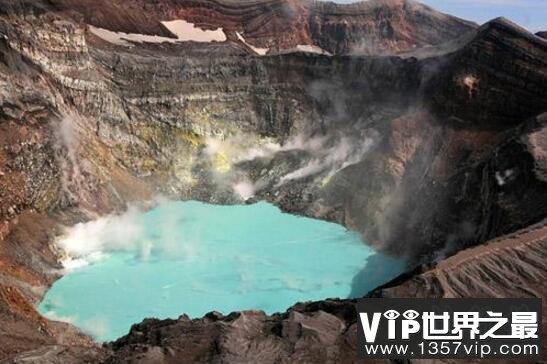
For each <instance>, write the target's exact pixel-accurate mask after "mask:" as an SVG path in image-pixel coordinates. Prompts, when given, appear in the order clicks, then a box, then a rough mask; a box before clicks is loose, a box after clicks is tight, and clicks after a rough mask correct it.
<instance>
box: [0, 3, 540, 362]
mask: <svg viewBox="0 0 547 364" xmlns="http://www.w3.org/2000/svg"><path fill="white" fill-rule="evenodd" d="M0 5H1V6H0V10H1V11H0V34H1V39H0V130H1V132H0V187H1V188H0V240H1V241H2V246H3V247H5V249H2V250H1V251H0V288H1V289H2V291H1V292H2V294H1V295H0V310H1V311H0V318H1V319H2V322H6V325H8V326H6V327H9V328H10V330H7V331H5V332H4V331H3V332H0V335H1V337H2V342H6V343H8V345H5V346H4V347H3V348H0V353H1V354H2V355H1V356H2V357H13V355H15V354H16V353H19V352H26V353H24V354H21V355H19V359H21V360H23V359H25V358H27V359H28V358H39V360H42V361H44V360H50V359H51V360H53V359H52V358H54V357H56V356H58V355H61V354H60V353H61V352H62V353H64V354H62V355H66V358H67V360H69V359H74V358H79V357H80V356H81V355H86V356H89V357H97V355H98V356H101V355H106V352H105V351H101V350H99V349H98V348H97V347H95V346H94V345H93V344H91V343H90V342H88V341H87V340H86V339H85V338H83V337H81V338H80V337H78V336H76V335H62V331H63V330H65V328H64V326H60V324H57V323H52V322H49V321H46V320H44V319H42V318H40V317H39V315H37V314H36V312H35V311H34V310H33V308H32V304H33V303H35V302H36V301H37V300H38V299H39V297H40V296H41V294H42V293H43V291H44V289H45V287H46V286H47V285H48V284H50V283H51V282H52V281H53V280H54V279H55V278H56V277H57V276H58V274H59V273H60V271H59V270H58V269H59V266H58V265H57V264H56V252H55V249H54V247H52V246H51V242H52V238H53V237H54V235H55V234H57V233H58V232H59V227H60V226H61V225H68V224H73V223H75V222H77V221H81V220H85V219H91V218H94V217H97V216H99V215H102V214H106V213H112V212H118V211H123V210H124V209H125V208H126V207H127V204H129V203H145V202H147V201H151V200H153V197H154V196H157V195H164V196H167V197H170V198H176V199H187V198H192V199H200V200H205V201H211V202H217V203H235V202H239V203H240V202H243V201H245V200H247V201H253V200H256V199H266V200H269V201H272V202H274V203H276V204H277V205H279V206H280V207H282V208H283V209H285V210H287V211H291V212H293V213H298V214H305V215H308V216H313V217H318V218H323V219H329V220H333V221H337V222H340V223H342V224H344V225H345V226H347V227H349V228H352V229H356V230H358V231H361V232H362V233H363V236H364V238H365V240H366V241H367V242H369V243H371V244H374V245H375V246H377V247H378V248H380V249H385V250H387V251H391V252H394V253H396V254H399V255H403V256H405V257H407V258H408V259H409V261H410V262H412V263H413V264H418V263H431V262H433V261H439V260H442V259H443V258H444V257H445V256H450V255H452V254H454V253H455V252H457V251H459V250H461V249H463V248H466V247H471V246H474V245H477V244H481V243H483V242H485V241H488V240H492V239H494V238H496V237H499V236H501V235H504V234H510V233H512V232H515V231H517V230H519V229H523V228H524V229H525V228H526V227H527V226H530V225H532V224H535V223H538V222H539V221H542V220H543V219H544V218H545V216H546V215H547V214H546V212H547V188H546V185H545V184H546V182H547V181H546V176H547V174H546V173H547V172H546V168H547V165H546V163H547V162H546V161H547V159H546V155H547V143H546V139H547V137H546V133H547V131H546V129H545V115H544V114H542V113H543V112H545V111H546V109H547V90H546V86H545V85H547V63H546V61H545V60H546V59H547V43H546V41H545V40H543V39H542V38H540V37H536V36H533V35H531V34H529V33H527V32H526V31H524V30H522V29H520V28H518V27H516V26H515V25H513V24H511V23H509V22H507V21H505V20H503V19H497V20H494V21H492V22H490V23H488V24H486V25H484V26H482V27H480V28H478V29H475V27H474V26H473V25H472V24H470V23H467V22H465V21H461V20H459V19H456V18H452V17H449V16H446V15H443V14H440V13H436V12H434V11H433V10H431V9H429V8H427V7H425V6H422V5H419V4H417V3H414V2H411V1H370V2H366V3H361V4H357V5H351V6H336V5H333V4H322V3H315V2H290V1H285V2H280V1H271V2H265V1H264V2H263V1H260V2H245V3H241V2H238V3H236V2H232V1H223V2H220V1H184V2H182V1H180V2H179V1H175V0H165V1H158V2H155V3H153V4H151V3H139V2H137V1H123V2H122V1H119V2H118V1H114V2H112V1H110V2H97V1H93V2H87V1H69V0H55V1H54V0H50V1H28V2H26V1H8V0H4V1H2V2H0ZM176 19H178V20H184V21H187V22H190V23H195V24H197V25H199V26H201V27H202V28H203V29H218V28H219V27H221V28H222V29H223V31H224V33H225V34H226V40H225V41H222V42H205V43H204V42H173V41H172V40H173V39H175V36H174V34H172V33H171V32H170V31H169V30H168V28H166V26H165V25H164V24H163V23H162V21H168V20H176ZM99 28H102V29H103V31H97V29H99ZM108 31H110V32H124V33H135V34H136V33H138V34H141V35H142V34H148V35H156V36H161V37H164V38H161V40H162V41H164V42H163V43H161V42H158V41H157V39H154V41H153V42H143V41H139V39H141V38H132V39H133V41H128V40H123V35H122V37H121V38H112V36H113V34H112V33H108ZM236 32H237V33H239V34H240V35H242V37H243V38H240V37H238V36H237V33H236ZM126 37H128V36H127V35H126ZM113 39H114V40H113ZM116 39H122V42H119V41H115V40H116ZM135 39H137V40H135ZM142 39H150V38H142ZM242 39H243V40H242ZM363 39H367V42H369V41H370V42H372V43H371V44H367V45H366V47H364V48H363V49H360V50H359V51H358V52H357V51H356V43H358V42H359V41H362V40H363ZM445 41H446V42H445ZM440 43H442V44H440ZM298 45H309V46H311V45H313V46H316V47H320V48H321V49H323V50H326V51H327V52H329V53H332V54H336V55H335V56H328V55H326V54H322V55H319V54H317V53H316V50H314V49H312V50H310V49H309V48H300V49H298V48H296V49H295V47H296V46H298ZM424 46H429V47H424ZM433 46H434V47H433ZM253 47H264V48H268V49H270V53H269V54H267V55H265V56H259V55H257V52H256V50H254V48H253ZM414 48H419V49H414ZM350 53H358V54H361V55H359V56H357V55H351V56H350V55H348V54H350ZM363 54H366V56H364V55H363ZM534 231H536V233H537V234H539V235H541V234H542V232H543V230H542V229H539V230H534ZM541 236H543V235H541ZM541 236H540V237H539V238H538V240H537V241H536V242H535V243H534V244H532V245H526V247H523V248H522V249H527V250H526V251H528V249H532V250H531V251H533V252H534V253H533V254H535V255H537V254H540V255H541V254H543V253H544V252H542V250H544V247H545V240H544V239H543V238H541ZM498 253H499V252H497V251H496V253H495V254H498ZM489 254H490V253H489ZM491 254H494V253H491ZM535 255H534V256H535ZM496 257H497V255H495V256H494V255H492V259H491V260H492V261H495V260H496V259H497V258H496ZM540 258H541V257H539V258H537V259H536V258H533V259H532V261H529V260H527V259H528V258H527V259H524V257H523V254H521V253H519V252H518V251H515V252H513V251H512V250H511V252H508V253H507V254H504V258H503V259H504V260H502V261H505V260H507V264H505V263H504V264H503V265H499V267H500V268H499V269H502V268H501V267H502V266H506V265H509V266H512V267H521V266H527V267H533V270H534V272H536V273H537V274H536V273H534V274H531V275H530V277H528V276H527V275H526V276H523V273H522V271H521V270H519V269H520V268H515V270H514V274H515V275H519V277H520V276H523V277H522V279H526V280H527V281H530V282H532V283H530V285H533V284H536V283H533V282H537V279H539V278H538V277H544V274H545V273H544V268H545V267H544V266H543V265H542V264H541V262H542V261H543V260H542V259H540ZM500 259H501V258H500ZM498 260H499V259H498ZM442 264H444V263H439V267H443V265H442ZM446 264H448V263H446ZM470 264H471V263H470ZM485 264H486V263H485ZM488 264H489V263H488ZM492 264H493V263H492ZM450 267H451V268H450V269H451V270H450V274H449V275H450V276H454V277H455V278H454V282H455V283H453V284H454V285H453V286H452V285H450V284H448V285H445V286H442V284H441V283H443V282H444V281H442V282H441V283H435V287H437V288H434V289H433V288H431V289H429V287H430V286H431V287H433V283H431V284H429V283H427V282H433V280H434V278H432V277H437V276H436V275H435V274H437V272H439V269H441V268H433V269H432V270H431V272H433V273H431V274H428V273H425V272H424V273H422V275H419V276H417V277H422V278H414V280H409V281H406V282H403V281H401V282H398V283H402V285H400V286H399V287H402V288H398V289H400V290H399V291H397V292H399V293H397V294H399V295H400V296H404V295H410V292H411V290H412V289H414V288H412V289H411V288H408V287H414V286H412V285H413V284H415V283H413V282H416V279H418V280H420V279H421V280H422V281H426V280H427V282H426V283H424V286H420V287H421V289H423V292H422V291H421V292H422V293H421V294H423V295H424V296H435V295H436V294H444V292H451V293H450V294H454V295H460V296H465V295H473V294H474V293H473V292H476V291H477V289H478V288H477V289H474V288H473V287H481V286H482V285H483V283H481V282H480V281H478V280H477V281H476V282H475V281H473V282H470V283H469V284H467V286H468V288H467V289H468V290H469V291H465V290H463V288H462V287H461V286H462V284H461V283H459V282H458V280H460V281H464V280H467V279H468V278H467V277H469V274H468V273H467V272H468V271H486V270H488V272H490V270H489V266H488V267H486V266H481V265H480V264H479V262H477V261H473V263H472V264H471V265H470V266H468V267H467V268H465V270H463V271H460V270H459V269H463V268H462V267H464V266H463V265H450ZM531 269H532V268H531ZM507 272H513V270H507ZM443 274H444V273H443ZM489 274H490V273H489ZM492 274H494V275H496V277H497V276H498V275H497V274H495V273H492ZM507 274H509V273H507ZM510 274H513V273H510ZM424 277H426V278H424ZM458 277H459V278H458ZM513 278H514V277H513ZM513 278H510V277H509V276H508V275H504V276H501V278H499V280H500V282H499V287H498V288H495V289H494V288H493V291H492V294H494V293H495V294H496V295H500V296H501V295H504V294H505V295H507V296H510V295H511V294H513V293H514V291H513V290H508V289H506V288H507V287H508V283H507V282H508V280H509V279H513ZM485 279H486V278H485ZM437 280H439V279H437ZM435 282H436V281H435ZM450 283H452V282H450ZM356 284H358V282H357V283H356ZM439 285H441V286H439ZM536 286H537V285H536ZM536 286H534V287H536ZM405 287H406V288H405ZM424 287H426V288H427V289H425V288H424ZM439 287H440V288H439ZM458 287H459V288H458ZM416 289H417V288H416ZM392 291H393V289H390V290H387V291H385V292H392ZM382 292H384V291H382ZM439 292H442V293H439ZM454 292H456V293H454ZM527 292H528V294H529V295H535V296H539V297H544V294H545V292H543V291H541V290H538V289H532V288H530V289H528V290H527ZM382 294H383V293H382ZM386 294H388V293H386ZM447 294H448V293H447ZM350 306H351V302H346V301H342V302H341V303H340V302H338V303H332V302H331V303H317V304H313V305H304V306H302V307H301V308H298V309H295V310H293V311H294V312H290V313H287V314H285V315H278V316H275V317H273V318H271V317H266V316H265V315H263V314H260V313H250V314H243V315H241V316H238V315H232V316H229V317H227V318H223V317H222V318H221V317H218V316H217V315H212V316H211V317H209V318H207V319H203V320H201V321H197V323H196V321H189V320H185V319H182V320H178V321H167V322H156V321H150V322H147V323H144V324H142V325H141V326H139V327H137V328H135V329H134V330H133V332H132V334H131V335H130V336H129V337H127V338H125V339H123V340H121V341H119V342H118V343H116V344H115V345H114V346H113V348H114V349H115V350H116V351H117V353H115V354H114V355H115V356H114V357H113V358H112V359H111V360H114V361H117V360H119V359H120V358H121V356H120V355H130V356H131V355H133V354H128V351H131V352H134V353H139V352H140V351H139V350H140V349H138V348H141V346H138V345H140V344H142V345H143V346H142V348H143V349H142V350H145V349H144V348H150V345H152V346H154V347H153V348H151V350H150V351H149V352H148V354H146V355H145V356H147V355H152V356H154V355H157V356H158V358H159V357H160V356H161V357H165V358H171V359H172V360H174V361H176V360H178V359H180V357H181V355H183V354H184V355H186V356H185V357H188V358H189V357H192V358H202V359H203V360H206V359H211V358H215V359H219V358H223V359H226V360H232V361H239V359H241V360H243V359H248V360H251V359H253V358H254V359H258V357H254V356H252V355H254V354H252V353H251V352H249V353H248V355H249V356H248V357H245V358H243V357H239V356H238V355H243V354H238V353H239V352H238V351H237V350H235V349H234V348H236V346H237V345H240V344H241V342H239V341H238V340H240V338H241V337H245V338H246V339H245V340H247V341H245V340H244V341H243V342H244V343H248V342H253V343H255V344H256V347H257V350H258V348H262V349H264V350H266V349H265V348H270V349H271V352H272V353H273V354H272V356H271V357H272V358H280V360H287V361H290V360H292V359H294V360H296V359H302V360H304V359H305V358H310V359H313V358H319V356H318V355H321V358H324V357H327V358H329V359H332V361H336V360H345V359H348V360H349V357H347V358H346V357H344V356H343V355H346V354H344V352H348V350H349V352H351V350H353V349H351V345H352V339H350V336H347V337H346V336H344V335H354V334H352V332H354V331H355V326H353V329H352V330H353V331H351V330H349V329H350V328H351V327H352V326H351V320H354V318H352V317H353V316H351V315H354V313H350V314H348V313H347V312H350V311H351V310H352V309H351V307H350ZM298 307H300V306H298ZM298 310H300V311H298ZM320 310H322V311H320ZM348 310H349V311H348ZM351 312H353V311H351ZM182 313H183V312H181V314H182ZM348 315H349V316H348ZM158 330H159V331H158ZM163 330H167V331H165V332H164V331H163ZM181 330H182V331H181ZM261 330H262V331H261ZM306 330H310V331H309V332H310V335H309V336H308V335H307V334H306V333H305V332H307V331H306ZM259 331H261V332H265V333H266V334H260V335H258V332H259ZM139 332H142V334H141V333H139ZM158 332H159V334H158ZM180 332H185V333H186V332H196V341H195V342H196V346H195V347H192V348H189V347H187V346H184V345H185V344H183V343H182V342H180V340H183V339H182V338H180V337H179V338H175V336H176V335H178V333H180ZM320 332H328V334H324V335H326V336H324V337H323V336H321V335H323V334H320ZM158 335H159V336H158ZM170 335H171V336H170ZM226 335H227V336H226ZM242 335H243V336H242ZM261 335H262V336H261ZM272 335H274V336H272ZM317 335H320V336H321V337H320V340H319V341H318V342H320V343H322V344H321V345H320V346H317V350H318V351H317V352H315V351H314V350H315V349H313V350H311V349H310V351H309V352H306V351H302V352H299V351H298V350H296V349H295V348H296V347H297V346H298V347H300V346H299V345H301V344H298V343H299V342H300V343H302V342H303V341H301V340H305V341H306V340H312V341H313V340H315V339H311V338H315V337H316V336H317ZM21 336H25V337H28V338H29V339H28V340H21ZM163 337H166V338H167V339H166V340H168V342H163V341H162V340H163V339H161V338H163ZM260 338H262V339H260ZM151 340H152V341H153V340H156V341H154V343H152V342H151ZM158 340H159V341H158ZM173 340H174V341H173ZM177 340H179V341H177ZM218 340H220V341H218ZM256 340H259V341H260V342H258V341H256ZM219 342H221V343H222V344H219ZM306 342H307V341H306ZM134 344H135V345H137V344H138V345H137V346H134ZM224 344H226V345H225V346H223V345H224ZM255 344H253V345H255ZM211 345H212V346H211ZM233 345H236V346H233ZM245 345H246V344H245ZM348 345H349V346H348ZM137 347H138V348H137ZM211 347H216V348H219V349H218V350H217V349H215V350H217V351H214V352H212V351H210V350H212V349H211ZM37 348H38V349H37ZM67 348H70V349H67ZM34 349H36V350H37V351H31V350H34ZM232 349H233V350H232ZM270 349H268V350H270ZM331 349H332V350H331ZM346 349H347V350H346ZM2 350H3V351H2ZM234 350H235V351H234ZM268 350H266V351H264V352H269V351H268ZM295 350H296V351H295ZM325 350H326V351H325ZM327 351H328V352H327ZM242 352H243V351H242ZM257 352H258V351H257ZM228 353H233V355H235V356H234V357H228V356H226V355H232V354H228ZM291 353H292V354H291ZM116 355H118V356H116ZM135 355H137V354H135ZM138 355H141V354H138ZM143 355H144V354H143ZM201 355H204V356H201ZM245 355H247V354H245ZM257 355H258V354H257ZM307 355H310V356H307ZM348 355H349V354H348ZM48 358H49V359H48ZM150 358H153V357H150ZM154 358H155V357H154ZM171 359H170V360H171ZM74 360H75V359H74ZM219 360H220V359H219Z"/></svg>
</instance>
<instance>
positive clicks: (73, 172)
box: [55, 116, 82, 197]
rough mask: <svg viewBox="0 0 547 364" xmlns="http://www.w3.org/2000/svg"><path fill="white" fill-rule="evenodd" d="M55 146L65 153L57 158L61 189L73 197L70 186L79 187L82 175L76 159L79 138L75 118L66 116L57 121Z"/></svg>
mask: <svg viewBox="0 0 547 364" xmlns="http://www.w3.org/2000/svg"><path fill="white" fill-rule="evenodd" d="M55 134H56V148H57V150H58V151H60V152H61V154H65V155H66V157H64V156H62V155H61V157H60V158H59V164H60V169H61V175H62V177H61V186H62V188H63V191H64V192H65V193H66V194H67V195H68V196H71V197H75V196H74V193H73V192H72V191H71V190H70V188H69V187H70V186H75V187H76V188H80V181H82V175H81V172H80V164H79V161H78V146H79V144H80V140H79V137H78V132H77V129H76V123H75V118H73V117H69V116H66V117H64V118H63V119H62V120H61V122H60V123H59V125H58V127H57V129H56V131H55Z"/></svg>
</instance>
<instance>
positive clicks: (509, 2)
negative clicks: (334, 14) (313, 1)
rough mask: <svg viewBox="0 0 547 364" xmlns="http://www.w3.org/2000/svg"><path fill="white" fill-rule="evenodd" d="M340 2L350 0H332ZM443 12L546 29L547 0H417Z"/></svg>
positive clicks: (350, 0) (477, 20) (480, 22)
mask: <svg viewBox="0 0 547 364" xmlns="http://www.w3.org/2000/svg"><path fill="white" fill-rule="evenodd" d="M334 1H336V2H340V3H349V2H353V1H352V0H334ZM418 1H420V2H422V3H424V4H427V5H429V6H431V7H433V8H435V9H437V10H440V11H442V12H444V13H448V14H452V15H455V16H457V17H460V18H464V19H467V20H472V21H475V22H477V23H479V24H482V23H484V22H486V21H488V20H490V19H493V18H497V17H498V16H504V17H506V18H508V19H510V20H512V21H513V22H515V23H517V24H519V25H520V26H522V27H524V28H527V29H528V30H530V31H532V32H534V33H535V32H537V31H540V30H547V0H418Z"/></svg>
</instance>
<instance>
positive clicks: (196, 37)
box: [89, 20, 226, 47]
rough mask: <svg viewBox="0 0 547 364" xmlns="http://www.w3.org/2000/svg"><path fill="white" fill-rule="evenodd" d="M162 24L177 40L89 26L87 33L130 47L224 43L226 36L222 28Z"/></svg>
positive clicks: (169, 22)
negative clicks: (146, 44)
mask: <svg viewBox="0 0 547 364" xmlns="http://www.w3.org/2000/svg"><path fill="white" fill-rule="evenodd" d="M162 24H163V25H164V26H165V27H166V28H167V29H169V31H170V32H172V33H173V34H175V35H176V36H177V38H176V39H175V38H167V37H160V36H157V35H146V34H137V33H123V32H113V31H111V30H108V29H104V28H98V27H95V26H93V25H90V26H89V31H90V32H91V33H93V34H95V35H96V36H98V37H99V38H101V39H103V40H105V41H107V42H109V43H112V44H116V45H121V46H126V47H130V46H131V45H132V44H131V43H132V42H133V43H178V42H199V43H211V42H224V41H225V40H226V34H224V30H223V29H222V28H218V29H215V30H203V29H200V28H197V27H196V26H195V25H194V24H192V23H189V22H187V21H185V20H173V21H164V22H162Z"/></svg>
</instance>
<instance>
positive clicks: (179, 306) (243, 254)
mask: <svg viewBox="0 0 547 364" xmlns="http://www.w3.org/2000/svg"><path fill="white" fill-rule="evenodd" d="M59 244H60V245H61V246H62V247H63V248H64V249H65V250H66V251H67V252H68V253H69V254H70V255H71V256H72V257H73V258H72V259H70V260H67V261H65V262H64V263H65V267H67V271H66V274H65V275H64V276H63V277H62V278H61V279H59V280H58V281H56V282H55V284H54V285H53V286H52V287H51V289H50V290H49V291H48V292H47V293H46V295H45V297H44V299H43V300H42V302H41V303H40V305H39V307H38V310H39V311H40V312H41V313H42V314H43V315H45V316H46V317H48V318H51V319H55V320H61V321H67V322H71V323H72V324H74V325H76V326H78V327H79V328H80V329H82V330H83V331H84V332H86V333H88V334H90V335H92V336H93V337H94V338H95V339H96V340H98V341H109V340H113V339H116V338H118V337H120V336H122V335H125V334H126V333H127V332H128V331H129V328H130V327H131V325H132V324H134V323H138V322H140V321H142V320H143V319H144V318H147V317H156V318H167V317H171V318H176V317H178V316H179V315H181V314H183V313H186V314H187V315H189V316H190V317H192V318H195V317H201V316H203V315H204V314H205V313H207V312H210V311H213V310H215V311H220V312H223V313H224V314H228V313H230V312H232V311H239V310H247V309H259V310H263V311H265V312H266V313H270V314H271V313H274V312H282V311H284V310H286V309H287V308H288V307H290V306H291V305H293V304H294V303H296V302H299V301H300V302H302V301H311V300H321V299H325V298H332V297H341V298H347V297H358V296H362V295H363V294H365V293H367V292H368V291H369V290H371V289H373V288H375V287H376V286H378V285H381V284H383V283H385V282H387V281H388V280H390V279H392V278H394V277H395V276H397V275H398V274H399V273H401V272H402V271H403V270H404V268H405V265H404V263H403V262H402V261H400V260H397V259H394V258H391V257H388V256H385V255H383V254H380V253H376V252H375V251H374V250H372V249H371V248H370V247H368V246H367V245H365V244H363V242H362V241H361V239H360V237H359V235H358V234H356V233H354V232H351V231H348V230H347V229H345V228H344V227H343V226H340V225H338V224H334V223H328V222H324V221H320V220H314V219H309V218H304V217H298V216H294V215H290V214H286V213H282V212H281V211H280V210H279V209H278V208H277V207H275V206H273V205H270V204H268V203H264V202H260V203H257V204H254V205H236V206H218V205H210V204H205V203H201V202H195V201H188V202H170V203H165V204H163V205H161V206H159V207H157V208H155V209H153V210H151V211H149V212H146V213H140V212H137V211H130V212H128V213H126V214H124V215H121V216H114V217H108V218H102V219H99V220H97V221H92V222H89V223H86V224H79V225H77V226H75V227H74V228H72V229H70V230H69V231H68V233H67V236H66V237H65V238H64V239H62V240H61V241H60V242H59Z"/></svg>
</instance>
